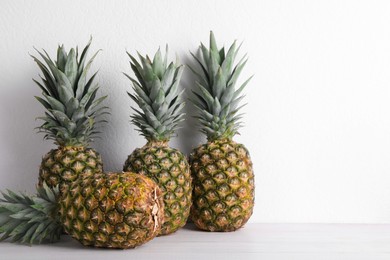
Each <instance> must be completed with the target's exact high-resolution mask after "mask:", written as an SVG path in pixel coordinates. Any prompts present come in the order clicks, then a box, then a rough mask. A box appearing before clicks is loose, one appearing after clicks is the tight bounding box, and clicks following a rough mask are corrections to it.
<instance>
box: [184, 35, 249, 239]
mask: <svg viewBox="0 0 390 260" xmlns="http://www.w3.org/2000/svg"><path fill="white" fill-rule="evenodd" d="M238 49H239V48H237V49H236V43H235V42H234V43H233V44H232V45H231V47H230V48H229V50H228V52H227V53H225V49H224V48H222V49H220V50H219V49H218V48H217V45H216V41H215V38H214V34H213V32H210V48H209V49H207V48H206V47H205V46H204V45H203V44H201V46H200V53H201V57H200V58H197V57H196V56H195V55H194V54H192V55H193V57H194V59H195V60H196V62H197V63H198V65H199V66H200V68H201V70H200V71H199V72H197V71H196V70H194V69H192V71H193V72H194V74H195V75H196V76H197V78H198V81H197V82H196V85H197V89H198V90H197V91H196V92H194V96H195V97H194V99H193V100H192V102H193V104H194V106H195V107H196V108H197V110H198V112H199V113H198V116H197V118H198V120H199V123H200V125H201V131H202V132H203V133H204V134H205V135H206V136H207V140H208V141H207V143H206V144H203V145H201V146H199V147H197V148H195V149H194V150H193V152H192V153H191V155H190V160H189V161H190V165H191V172H192V176H193V185H194V191H193V205H192V209H191V217H192V220H193V221H194V223H195V225H196V226H197V227H198V228H200V229H203V230H208V231H234V230H236V229H238V228H240V227H242V226H243V225H244V224H245V223H246V222H247V221H248V219H249V218H250V216H251V215H252V211H253V206H254V189H255V187H254V175H253V170H252V161H251V159H250V157H249V153H248V150H247V149H246V148H245V146H244V145H242V144H239V143H236V142H234V141H233V140H232V138H233V136H234V135H235V134H237V131H238V129H239V127H240V122H239V120H240V118H241V115H240V114H239V113H238V112H239V109H240V107H239V106H238V105H239V102H240V101H241V99H242V98H243V96H241V95H240V93H241V91H242V90H243V88H244V87H245V86H246V84H247V83H248V82H249V80H250V79H248V80H247V81H245V82H244V83H243V84H242V85H241V86H240V87H239V88H238V89H237V90H235V85H236V82H237V78H238V76H239V75H240V73H241V70H242V69H243V67H244V66H245V63H246V59H245V57H244V58H243V59H241V61H240V62H239V63H238V64H237V65H236V66H234V60H235V58H236V55H237V52H238Z"/></svg>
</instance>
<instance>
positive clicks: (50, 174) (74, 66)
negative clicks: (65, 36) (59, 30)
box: [32, 41, 106, 193]
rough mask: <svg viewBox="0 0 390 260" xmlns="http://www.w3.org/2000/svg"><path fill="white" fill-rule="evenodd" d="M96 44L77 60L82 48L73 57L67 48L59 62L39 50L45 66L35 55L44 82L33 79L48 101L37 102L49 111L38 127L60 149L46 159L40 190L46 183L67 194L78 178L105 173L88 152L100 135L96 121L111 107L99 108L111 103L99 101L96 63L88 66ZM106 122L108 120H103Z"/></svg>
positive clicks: (59, 54)
mask: <svg viewBox="0 0 390 260" xmlns="http://www.w3.org/2000/svg"><path fill="white" fill-rule="evenodd" d="M90 44H91V41H90V42H89V43H88V44H87V46H86V47H85V48H84V50H83V51H82V53H81V56H80V58H79V57H78V49H77V48H76V49H73V48H72V49H71V50H70V51H69V52H68V53H67V52H66V51H65V48H64V46H59V47H58V49H57V60H56V61H53V60H52V59H51V58H50V57H49V55H48V54H47V53H46V52H44V53H45V54H43V53H41V52H39V51H38V53H39V55H40V56H41V58H42V59H43V60H44V62H45V63H46V65H45V64H44V63H43V62H41V61H40V60H39V59H38V58H36V57H34V56H32V57H33V58H34V60H35V62H36V63H37V65H38V66H39V68H40V70H41V71H42V74H43V77H42V76H41V80H42V83H40V82H38V81H37V80H34V81H35V83H36V84H37V85H38V86H39V87H40V88H41V90H42V96H43V97H36V99H37V100H38V101H39V102H40V103H41V104H42V105H43V106H44V107H45V109H46V110H47V111H46V112H45V115H44V116H43V117H39V119H41V120H43V121H44V123H43V124H42V125H41V126H40V127H38V128H39V130H40V132H44V133H46V135H45V139H51V140H54V142H55V144H57V145H58V148H57V149H53V150H51V151H50V152H49V153H47V154H46V155H45V156H44V157H43V159H42V163H41V166H40V169H39V185H42V183H43V181H45V182H46V183H47V184H48V185H49V187H54V186H56V185H58V184H59V185H60V192H61V193H62V192H64V191H65V190H66V189H67V188H68V185H69V184H70V183H71V182H72V181H74V180H76V179H77V178H78V176H79V175H83V176H90V175H93V174H94V173H95V172H101V171H102V167H103V164H102V159H101V157H100V155H99V154H98V153H97V152H96V151H95V150H93V149H92V148H88V144H89V142H90V141H91V140H92V138H93V137H94V136H96V134H98V133H99V132H98V131H96V129H95V126H96V123H98V122H99V121H96V119H97V118H98V117H99V116H101V115H102V114H104V113H106V112H105V110H106V107H102V106H100V104H101V102H102V101H103V100H104V99H105V98H106V96H104V97H100V98H98V99H96V94H97V91H98V89H99V87H98V86H97V84H94V83H93V80H94V78H95V76H96V73H95V74H93V76H92V77H90V78H89V79H88V78H87V73H88V71H89V68H90V67H91V63H92V61H93V59H94V58H95V56H96V54H97V53H95V54H94V55H93V56H92V58H91V59H90V60H89V61H87V53H88V50H89V47H90ZM101 121H104V120H101Z"/></svg>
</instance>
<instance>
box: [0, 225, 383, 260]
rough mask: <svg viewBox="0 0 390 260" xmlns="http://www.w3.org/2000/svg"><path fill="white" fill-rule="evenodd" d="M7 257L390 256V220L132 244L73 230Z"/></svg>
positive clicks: (1, 252) (5, 248)
mask: <svg viewBox="0 0 390 260" xmlns="http://www.w3.org/2000/svg"><path fill="white" fill-rule="evenodd" d="M8 259H10V260H11V259H18V260H19V259H29V260H32V259H39V260H42V259H51V260H57V259H66V260H76V259H83V260H88V259H93V260H100V259H104V260H111V259H112V260H121V259H127V260H138V259H154V260H164V259H170V260H173V259H183V260H187V259H196V260H203V259H213V260H216V259H240V260H241V259H242V260H248V259H258V260H271V259H272V260H280V259H286V260H295V259H297V260H323V259H326V260H328V259H332V260H334V259H337V260H338V259H340V260H349V259H351V260H361V259H364V260H380V259H386V260H389V259H390V225H356V224H248V225H246V227H245V228H243V229H241V230H239V231H236V232H230V233H209V232H202V231H197V230H196V229H195V228H194V226H192V225H188V226H187V227H185V228H183V229H181V230H179V231H178V232H176V233H175V234H172V235H169V236H165V237H158V238H156V239H154V240H153V241H151V242H149V243H147V244H145V245H143V246H141V247H138V248H136V249H128V250H112V249H111V250H107V249H95V248H88V247H83V246H82V245H81V244H79V243H78V242H76V241H74V240H73V239H71V238H70V237H68V236H64V237H63V238H62V240H61V241H60V242H58V243H55V244H47V245H34V246H32V247H29V246H23V245H15V244H11V243H8V242H3V243H0V260H8Z"/></svg>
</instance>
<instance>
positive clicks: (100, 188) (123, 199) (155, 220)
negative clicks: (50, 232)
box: [59, 172, 164, 248]
mask: <svg viewBox="0 0 390 260" xmlns="http://www.w3.org/2000/svg"><path fill="white" fill-rule="evenodd" d="M59 204H60V209H59V212H60V220H61V222H62V223H63V225H64V228H65V231H66V232H67V233H68V234H70V235H71V236H72V237H73V238H75V239H76V240H78V241H79V242H81V243H82V244H83V245H86V246H94V247H107V248H133V247H136V246H138V245H141V244H143V243H146V242H147V241H149V240H151V239H153V238H154V237H155V236H156V235H157V234H158V233H159V232H160V229H161V224H162V221H163V218H164V207H163V200H162V194H161V191H160V189H159V187H158V185H157V184H156V183H154V182H153V181H152V180H151V179H149V178H147V177H145V176H142V175H139V174H134V173H130V172H125V173H107V174H105V173H97V174H95V175H93V176H90V177H85V178H79V179H77V180H76V181H75V182H73V183H72V184H71V186H70V188H69V192H68V193H67V194H66V195H65V196H62V198H61V200H60V202H59Z"/></svg>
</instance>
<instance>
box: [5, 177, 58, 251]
mask: <svg viewBox="0 0 390 260" xmlns="http://www.w3.org/2000/svg"><path fill="white" fill-rule="evenodd" d="M37 192H38V193H37V195H36V196H34V197H31V196H28V195H25V194H16V193H14V192H12V191H9V190H8V192H7V193H3V192H2V195H3V199H0V234H2V236H1V238H0V241H2V240H5V239H7V238H11V241H12V242H20V243H26V244H33V243H41V242H44V241H49V242H55V241H57V240H59V238H60V235H61V233H62V226H61V224H60V222H59V217H58V205H57V195H58V188H57V187H53V188H49V187H48V186H47V185H46V183H43V184H42V186H37Z"/></svg>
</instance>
